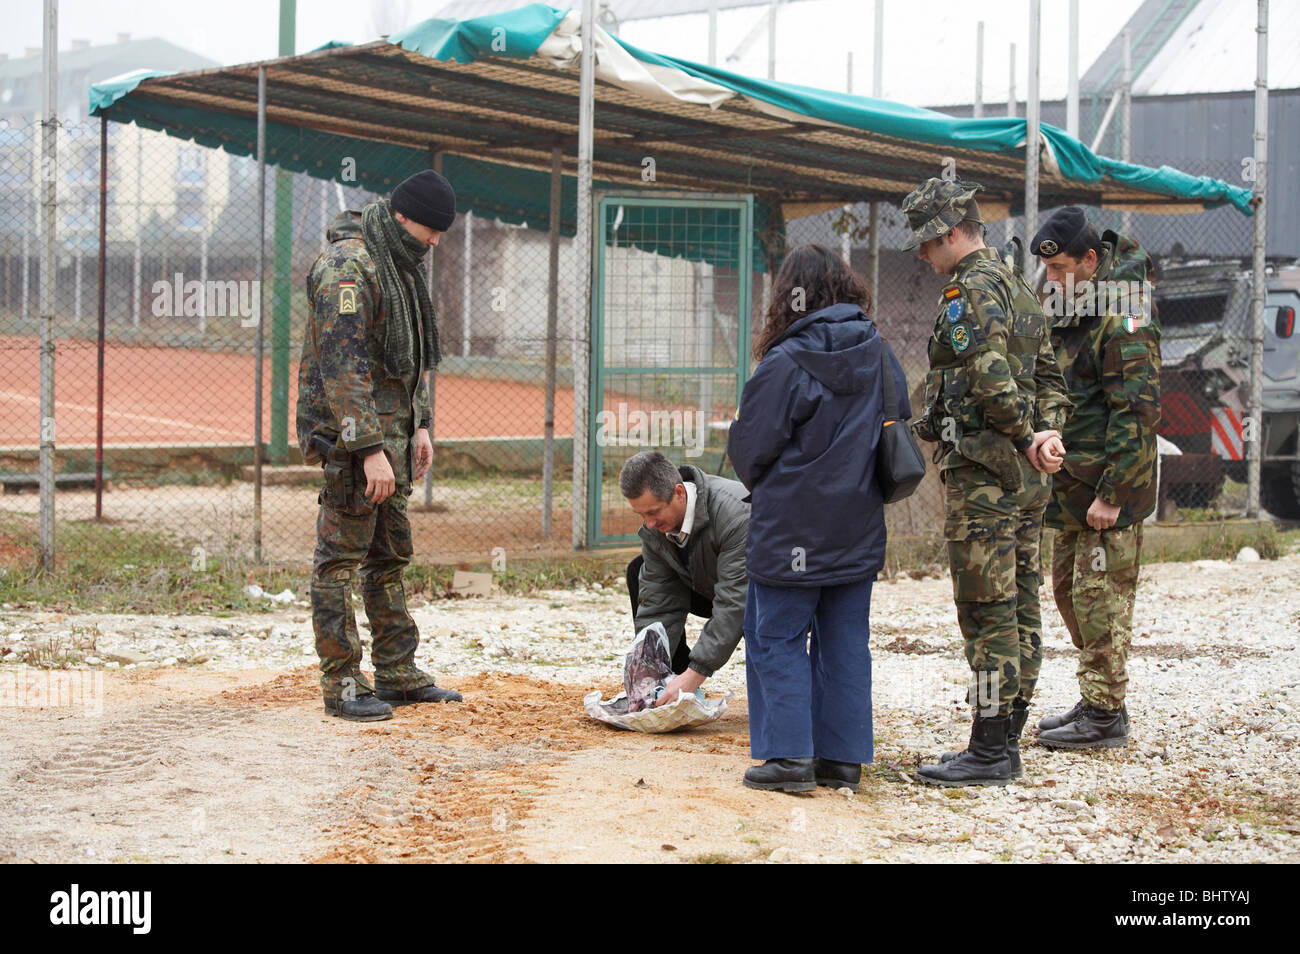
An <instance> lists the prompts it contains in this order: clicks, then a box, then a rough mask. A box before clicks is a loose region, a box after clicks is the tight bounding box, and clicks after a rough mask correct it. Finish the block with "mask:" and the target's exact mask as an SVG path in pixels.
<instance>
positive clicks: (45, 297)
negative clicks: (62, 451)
mask: <svg viewBox="0 0 1300 954" xmlns="http://www.w3.org/2000/svg"><path fill="white" fill-rule="evenodd" d="M58 6H59V5H58V2H57V0H45V29H44V34H45V36H44V44H43V45H44V54H43V63H42V73H43V75H42V77H41V80H42V82H41V115H42V119H41V166H40V171H41V193H42V196H41V201H42V203H43V205H44V206H45V223H44V225H45V248H44V252H43V254H42V256H41V433H40V438H41V445H40V446H41V450H40V485H41V516H40V524H41V553H40V566H41V569H43V570H53V569H54V268H55V263H54V229H55V224H56V223H55V221H54V214H55V208H56V201H57V195H56V193H57V189H58V168H59V162H58V159H59V65H58V57H59V24H58V19H59V12H58Z"/></svg>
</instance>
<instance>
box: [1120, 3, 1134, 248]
mask: <svg viewBox="0 0 1300 954" xmlns="http://www.w3.org/2000/svg"><path fill="white" fill-rule="evenodd" d="M1123 83H1124V85H1123V90H1124V99H1123V104H1124V108H1123V110H1122V111H1121V113H1120V126H1119V157H1120V158H1121V159H1123V160H1124V161H1125V162H1131V161H1132V160H1133V37H1132V31H1131V30H1129V29H1128V27H1125V28H1124V80H1123ZM1132 222H1133V219H1132V213H1130V212H1127V211H1126V212H1122V213H1121V214H1120V217H1119V223H1120V224H1119V231H1120V234H1121V235H1128V234H1129V232H1130V231H1131V229H1132Z"/></svg>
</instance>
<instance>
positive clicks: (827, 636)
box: [727, 245, 911, 792]
mask: <svg viewBox="0 0 1300 954" xmlns="http://www.w3.org/2000/svg"><path fill="white" fill-rule="evenodd" d="M870 308H871V293H870V291H869V290H868V289H867V287H866V284H865V283H864V282H863V281H862V279H861V278H859V277H858V275H857V274H856V273H854V272H853V270H852V269H850V268H849V267H848V266H847V265H845V264H844V263H843V262H842V261H841V260H840V258H839V256H837V255H836V254H835V253H834V252H832V251H831V250H830V249H828V248H826V247H825V246H822V245H803V246H800V247H798V248H796V249H794V250H793V251H791V252H790V253H789V254H788V255H787V256H786V258H785V261H784V262H783V263H782V264H781V269H780V271H779V272H778V273H777V275H776V277H775V279H774V280H773V282H772V298H771V304H770V305H769V306H768V310H767V322H766V324H765V326H764V328H763V330H762V332H761V334H760V335H759V336H758V338H757V340H756V341H755V344H754V357H755V358H756V359H757V360H758V366H757V368H756V369H755V370H754V374H753V376H752V377H751V378H750V379H749V381H748V383H746V385H745V390H744V393H743V394H742V395H741V399H740V410H739V412H738V413H737V417H736V420H735V421H734V422H733V423H732V425H731V433H730V436H729V437H728V440H727V453H728V454H729V455H730V458H731V461H732V464H733V465H734V467H735V468H736V475H737V476H738V477H739V478H740V480H741V481H742V482H743V483H744V485H745V487H746V488H748V489H749V491H750V496H751V500H752V509H751V511H750V517H749V542H748V545H747V547H746V550H745V560H746V570H747V572H748V574H749V591H748V595H747V598H746V604H745V627H744V630H745V674H746V682H747V686H748V692H749V743H750V755H751V756H752V757H753V758H755V759H763V760H764V764H763V765H758V766H753V767H751V768H750V769H749V770H748V771H747V772H745V784H746V785H747V786H749V787H750V788H760V789H779V790H782V791H787V792H790V791H811V790H813V789H815V788H816V786H817V784H822V785H828V786H831V787H834V788H839V787H843V786H847V787H849V788H852V789H853V790H855V791H856V790H857V787H858V783H859V780H860V778H861V774H862V765H863V763H869V762H871V760H872V756H873V752H872V732H871V650H870V648H869V646H868V639H869V637H870V627H869V625H868V614H869V612H870V608H871V584H872V582H873V581H874V580H875V578H876V574H877V573H878V572H879V571H880V569H881V567H882V566H884V562H885V514H884V503H883V501H882V500H881V496H880V489H879V487H878V485H877V483H876V477H875V468H876V447H877V445H878V443H879V440H880V431H881V427H882V425H883V423H884V414H883V408H882V403H883V397H882V394H881V383H880V368H881V350H882V348H883V347H884V345H883V341H882V339H881V337H880V335H879V334H878V333H877V332H876V328H875V326H874V325H873V324H872V322H871V321H870V319H868V318H867V314H866V313H867V312H868V311H869V310H870ZM888 364H889V367H891V368H892V369H893V372H894V377H895V383H896V388H895V391H896V393H897V394H898V395H899V399H898V403H899V407H898V408H897V413H898V417H899V419H900V420H902V421H906V420H907V419H908V418H909V417H910V416H911V407H910V406H909V404H908V401H907V382H906V379H905V378H904V376H903V371H902V368H901V367H900V366H899V364H898V361H897V359H896V358H895V357H894V356H893V353H892V352H889V353H888ZM810 635H811V640H809V636H810Z"/></svg>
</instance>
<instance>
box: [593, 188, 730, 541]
mask: <svg viewBox="0 0 1300 954" xmlns="http://www.w3.org/2000/svg"><path fill="white" fill-rule="evenodd" d="M753 218H754V210H753V198H752V196H714V195H709V196H698V195H697V196H676V195H674V196H665V195H655V196H645V195H639V196H628V195H611V194H604V195H599V196H598V197H597V207H596V274H595V281H594V288H593V296H592V297H593V303H592V304H593V315H592V344H591V347H592V351H591V354H592V376H591V392H590V394H591V401H590V407H589V412H590V418H589V420H590V422H591V424H590V428H589V433H590V445H589V456H588V461H589V462H590V465H589V470H588V507H587V514H588V540H589V542H590V545H591V546H593V547H598V546H611V545H617V544H626V543H629V542H633V541H635V540H636V531H637V529H638V528H639V527H640V525H641V520H640V518H639V517H637V516H636V514H634V513H633V512H632V511H631V509H630V508H629V507H628V505H627V502H626V501H625V500H624V499H623V495H622V494H621V493H620V492H619V488H618V474H619V470H620V469H621V468H622V466H623V462H624V461H626V460H627V459H628V458H629V457H631V456H632V455H633V454H636V453H638V452H639V451H643V450H652V449H653V450H658V451H660V452H661V453H662V454H664V455H665V456H666V457H668V458H669V459H670V460H672V461H673V463H675V464H678V465H679V466H680V465H682V464H694V465H695V466H697V467H699V468H700V469H701V470H704V471H706V472H709V473H717V472H718V471H719V469H720V468H721V467H722V465H723V456H724V454H725V451H726V445H727V427H728V425H729V424H730V422H731V420H732V418H733V417H734V416H735V413H736V408H737V407H738V406H739V402H740V391H741V388H742V387H743V386H744V384H745V380H746V379H747V378H748V377H749V347H750V340H749V327H750V321H749V316H750V289H751V286H752V276H753Z"/></svg>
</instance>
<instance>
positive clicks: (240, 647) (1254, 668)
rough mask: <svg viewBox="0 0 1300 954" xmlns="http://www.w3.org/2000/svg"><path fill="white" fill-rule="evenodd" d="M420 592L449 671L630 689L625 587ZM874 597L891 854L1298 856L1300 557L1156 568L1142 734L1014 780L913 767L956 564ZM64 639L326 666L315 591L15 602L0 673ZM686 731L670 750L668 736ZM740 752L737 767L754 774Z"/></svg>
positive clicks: (142, 662) (808, 849) (874, 794)
mask: <svg viewBox="0 0 1300 954" xmlns="http://www.w3.org/2000/svg"><path fill="white" fill-rule="evenodd" d="M412 609H413V613H414V615H415V618H416V621H417V622H418V624H419V625H420V629H421V632H422V633H423V637H424V638H423V641H422V643H421V648H420V655H419V659H420V661H421V662H422V663H423V664H426V665H427V666H428V667H429V668H430V669H431V670H432V671H434V672H435V673H437V674H439V675H442V676H446V677H448V679H450V680H452V681H455V679H456V678H457V677H468V676H473V675H475V674H480V673H485V672H487V673H498V674H514V675H520V676H527V677H530V678H532V679H535V680H543V681H545V682H549V683H558V684H561V685H570V684H571V685H572V686H573V687H574V699H573V712H574V716H573V717H574V719H575V720H580V719H583V718H585V717H584V716H583V715H582V714H581V692H580V689H579V687H587V686H590V685H600V686H604V687H606V688H608V689H610V690H612V689H613V688H615V687H616V686H617V685H618V683H619V681H620V679H621V662H622V654H623V652H624V650H625V648H626V645H627V643H628V642H629V641H630V638H631V635H632V633H631V631H630V626H629V623H628V619H627V595H626V592H625V591H624V590H623V588H622V587H621V586H619V587H617V588H601V587H600V586H592V587H590V588H583V589H578V590H572V591H569V590H566V591H550V592H544V593H541V594H538V595H537V596H533V597H512V596H493V597H488V598H469V599H460V600H448V601H441V602H438V603H434V604H424V605H416V606H414V607H413V608H412ZM1043 609H1044V627H1045V633H1046V659H1045V661H1044V664H1043V671H1042V677H1041V680H1040V682H1039V688H1038V695H1037V696H1036V698H1035V703H1034V709H1033V712H1032V714H1031V720H1034V721H1036V720H1037V719H1038V718H1041V717H1042V716H1044V715H1046V714H1048V713H1051V712H1056V711H1059V710H1061V709H1064V708H1067V707H1069V706H1070V705H1071V704H1072V703H1073V702H1074V701H1075V699H1076V698H1077V689H1076V686H1075V682H1074V676H1073V670H1074V665H1075V654H1074V650H1073V648H1072V647H1070V645H1069V638H1068V635H1067V634H1066V632H1065V629H1064V626H1063V625H1062V623H1061V620H1060V617H1059V616H1058V615H1057V614H1056V611H1055V608H1054V606H1053V605H1052V600H1051V596H1050V593H1049V591H1048V589H1047V588H1044V591H1043ZM872 611H873V612H872V626H873V636H872V649H873V661H874V671H873V677H874V686H873V701H874V708H875V713H876V736H877V746H876V748H877V757H876V762H875V764H874V765H873V766H872V767H871V769H870V772H869V773H868V776H867V778H866V779H865V780H864V785H863V793H862V794H861V795H859V796H858V801H859V802H861V803H862V804H863V805H864V806H868V807H869V808H870V809H871V810H872V819H873V831H872V833H871V838H870V845H869V847H870V848H871V849H873V851H874V852H875V853H876V854H878V856H879V857H880V858H881V859H883V860H891V861H939V860H943V861H993V860H1003V861H1009V860H1064V861H1069V860H1084V861H1103V862H1104V861H1161V862H1179V861H1196V862H1206V861H1230V862H1242V861H1270V862H1277V861H1295V860H1298V859H1300V850H1298V849H1297V841H1296V836H1297V834H1300V817H1298V815H1300V813H1298V812H1297V805H1298V801H1300V796H1298V795H1297V790H1298V785H1297V783H1298V782H1300V759H1297V755H1296V750H1297V744H1298V743H1300V659H1298V658H1297V650H1296V646H1297V635H1300V555H1297V554H1292V555H1289V556H1286V557H1284V558H1282V559H1279V560H1275V561H1260V562H1244V561H1234V562H1224V561H1214V560H1205V561H1198V562H1195V563H1178V564H1157V565H1153V566H1148V567H1144V568H1143V571H1142V579H1141V583H1140V585H1139V590H1138V601H1137V608H1136V613H1135V628H1134V636H1135V638H1134V643H1133V649H1132V654H1131V657H1130V664H1129V673H1130V690H1129V703H1128V704H1129V709H1130V712H1131V714H1132V720H1133V738H1132V741H1131V743H1130V745H1129V746H1128V747H1127V748H1125V749H1121V750H1109V751H1106V752H1100V753H1087V752H1084V753H1063V752H1052V751H1049V750H1046V749H1043V748H1041V747H1038V746H1036V745H1031V746H1028V747H1027V748H1026V749H1025V751H1024V762H1025V778H1024V779H1023V780H1021V781H1020V782H1019V783H1017V784H1014V785H1011V786H1008V787H1006V788H1001V789H999V788H986V789H970V790H964V789H960V790H935V789H932V788H929V787H927V786H922V785H917V784H916V783H915V782H914V781H913V779H912V773H913V772H914V770H915V768H916V766H917V765H918V764H920V763H924V762H927V761H930V760H933V759H934V758H936V757H937V756H938V754H939V753H940V752H941V751H943V750H944V749H945V748H951V747H953V746H954V745H956V746H958V747H960V746H962V745H964V742H965V738H966V735H967V732H968V722H967V715H966V707H965V704H964V699H963V697H964V693H965V681H966V676H965V672H964V665H963V661H962V658H961V649H960V640H959V638H958V635H957V625H956V617H955V614H954V611H953V607H952V603H951V590H950V587H949V584H948V582H947V580H946V579H934V578H927V579H921V580H912V579H900V580H897V581H893V582H882V583H879V584H877V586H876V588H875V590H874V593H873V606H872ZM358 619H359V621H363V620H364V614H363V613H361V612H360V608H358ZM693 622H694V621H693ZM362 628H363V634H364V631H365V626H364V622H362ZM697 629H698V627H697V626H693V627H692V631H694V630H697ZM50 646H52V647H53V649H54V650H55V655H56V656H60V657H68V658H70V659H71V660H72V662H73V664H74V665H75V667H76V668H90V669H105V670H115V669H120V670H131V669H135V670H141V669H165V668H173V667H174V668H176V669H178V670H179V669H183V668H185V667H189V668H191V669H193V670H196V675H197V671H210V672H231V671H237V670H251V669H257V670H273V671H274V670H282V671H289V670H296V669H302V668H304V667H312V666H314V663H315V654H314V650H313V648H312V636H311V620H310V616H309V611H308V608H307V605H306V604H305V603H303V602H301V601H299V602H296V603H294V604H291V605H285V606H279V607H277V608H276V609H275V610H274V611H273V612H270V613H267V614H262V615H236V616H222V617H217V616H171V617H158V616H131V615H105V614H84V615H81V614H77V615H63V614H48V613H32V612H23V611H18V610H15V609H13V608H12V607H9V606H5V607H0V660H2V661H0V685H3V684H5V682H4V681H6V680H7V681H8V684H11V685H12V684H13V680H14V679H15V678H17V677H20V676H24V675H25V674H28V673H30V671H31V667H30V666H28V665H27V664H25V663H24V661H23V660H24V659H25V658H27V657H28V654H30V653H31V652H32V651H33V650H34V649H36V648H37V647H50ZM47 654H48V651H47ZM742 660H743V647H742V648H741V649H740V650H738V652H737V655H736V657H735V658H734V659H733V660H732V662H731V664H729V665H728V666H727V667H726V668H724V669H723V670H722V671H721V672H719V673H718V674H717V675H716V676H715V677H714V678H713V679H712V680H710V682H709V683H708V684H707V686H708V689H709V691H710V692H711V693H720V692H734V693H736V695H737V696H738V697H743V696H744V692H745V684H744V666H743V663H742ZM738 701H739V703H740V706H739V709H740V711H741V712H743V698H742V699H739V700H738ZM1031 725H1032V721H1031ZM1028 735H1029V736H1030V738H1032V736H1033V731H1032V730H1031V731H1030V732H1029V733H1028ZM671 739H672V737H665V738H663V739H662V740H659V741H660V742H661V744H660V745H659V746H658V748H659V749H665V748H671V746H672V744H673V743H672V741H671ZM745 764H746V763H744V762H743V760H738V761H737V764H736V765H735V773H736V776H737V784H738V783H739V782H738V777H739V773H740V772H741V771H743V768H744V765H745ZM864 810H865V809H864ZM852 840H853V843H854V844H853V848H852V850H851V851H850V850H848V849H847V848H846V847H845V839H844V835H843V832H840V831H837V830H836V829H834V828H833V827H824V828H823V829H821V830H817V828H816V826H812V828H811V829H810V830H809V831H804V832H801V834H800V837H799V838H798V839H797V844H796V843H794V841H792V843H791V844H789V845H782V846H780V847H777V848H775V849H773V850H772V851H771V852H770V854H768V853H766V851H765V853H764V855H763V857H765V858H770V860H774V861H782V860H791V861H800V860H805V861H811V860H850V859H852V860H859V859H861V858H862V857H863V854H864V851H863V846H862V839H861V837H859V836H855V837H854V838H853V839H852Z"/></svg>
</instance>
